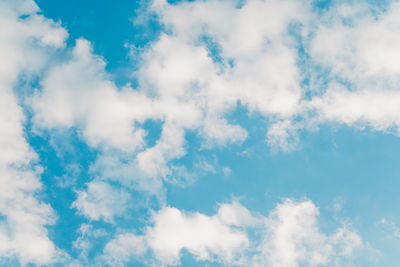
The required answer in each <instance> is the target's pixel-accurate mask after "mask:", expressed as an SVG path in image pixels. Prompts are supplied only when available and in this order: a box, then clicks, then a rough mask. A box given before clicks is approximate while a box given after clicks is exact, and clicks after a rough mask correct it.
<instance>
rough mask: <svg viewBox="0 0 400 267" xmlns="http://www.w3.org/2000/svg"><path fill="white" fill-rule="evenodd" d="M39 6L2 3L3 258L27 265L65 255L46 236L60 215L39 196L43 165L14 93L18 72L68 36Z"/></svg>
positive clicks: (29, 69) (33, 67) (33, 68)
mask: <svg viewBox="0 0 400 267" xmlns="http://www.w3.org/2000/svg"><path fill="white" fill-rule="evenodd" d="M37 11H38V9H37V7H36V5H35V4H34V2H32V1H15V2H13V1H5V2H4V1H2V2H1V3H0V23H1V25H3V26H2V27H1V29H0V58H2V61H1V63H0V147H1V155H0V261H2V260H5V261H6V259H7V258H16V259H17V260H18V261H19V262H20V263H21V264H22V265H25V264H27V263H35V264H38V265H42V264H50V263H51V262H54V261H56V260H58V259H59V257H60V256H61V252H60V251H59V250H58V249H57V248H56V246H55V245H54V244H53V242H52V241H51V240H50V239H49V237H48V236H47V229H46V225H50V224H53V223H54V222H55V219H56V216H55V214H54V213H53V210H52V209H51V207H50V206H49V205H48V204H46V203H44V202H42V201H41V200H40V199H38V198H37V193H38V192H39V191H40V190H41V186H42V185H41V182H40V179H39V178H40V174H41V167H40V166H38V165H37V164H36V163H35V162H36V160H37V156H36V154H35V153H34V151H32V149H31V148H30V146H29V144H28V143H27V141H26V140H25V134H24V123H25V116H24V112H23V109H22V107H21V106H20V105H19V99H18V97H17V96H16V95H15V94H14V92H15V91H18V90H19V89H20V88H15V85H16V84H17V83H18V76H19V75H22V74H23V75H26V76H27V77H30V76H31V75H34V74H35V73H37V72H39V71H40V70H41V68H42V67H43V62H45V60H46V52H45V51H47V53H49V52H50V53H51V51H52V50H53V49H54V47H55V48H57V47H62V46H63V42H64V39H65V37H66V32H65V30H64V29H62V28H60V27H59V26H58V25H56V24H55V23H53V22H52V21H50V20H46V19H45V18H44V17H43V16H41V15H38V14H37ZM22 15H26V18H24V19H22V18H20V16H22ZM52 47H53V48H52Z"/></svg>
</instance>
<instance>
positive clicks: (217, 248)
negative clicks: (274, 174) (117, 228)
mask: <svg viewBox="0 0 400 267" xmlns="http://www.w3.org/2000/svg"><path fill="white" fill-rule="evenodd" d="M232 205H233V207H230V205H229V204H224V205H222V206H221V207H220V209H219V211H218V213H217V214H216V215H214V216H207V215H204V214H201V213H188V212H183V211H180V210H178V209H177V208H173V207H164V208H162V209H161V210H159V211H158V212H156V213H155V214H154V215H153V217H152V222H153V226H149V227H147V228H146V230H145V233H144V235H134V234H132V233H126V234H121V235H119V236H117V237H116V238H115V239H114V240H112V241H110V242H109V243H108V244H107V245H106V247H105V249H104V252H105V255H106V258H108V259H109V260H111V261H114V262H115V260H117V261H118V260H120V259H121V257H122V258H124V259H125V260H126V261H128V260H129V258H131V257H132V256H134V257H140V256H141V255H143V254H144V253H146V252H147V250H149V249H150V250H151V251H152V253H153V254H154V257H155V260H156V261H157V262H159V264H162V265H178V264H179V262H180V257H181V253H182V250H183V249H185V250H187V251H188V252H189V253H191V254H192V255H193V256H194V257H195V258H196V259H197V260H201V261H205V260H217V261H222V262H224V263H227V264H233V263H235V261H236V260H237V253H240V252H241V251H243V250H244V249H245V248H247V247H248V245H249V241H248V238H247V235H246V234H245V232H243V231H242V230H241V229H240V228H235V227H233V226H243V225H246V224H247V222H248V221H249V220H252V217H251V215H250V213H248V212H247V210H246V209H245V208H244V207H242V206H241V205H240V204H238V203H234V204H232ZM240 215H245V216H249V217H247V218H239V217H240Z"/></svg>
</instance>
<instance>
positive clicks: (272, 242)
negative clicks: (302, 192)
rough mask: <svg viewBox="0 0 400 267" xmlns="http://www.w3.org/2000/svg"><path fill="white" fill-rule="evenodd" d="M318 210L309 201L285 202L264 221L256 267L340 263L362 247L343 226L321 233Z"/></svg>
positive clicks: (351, 232)
mask: <svg viewBox="0 0 400 267" xmlns="http://www.w3.org/2000/svg"><path fill="white" fill-rule="evenodd" d="M318 216H319V211H318V208H317V207H316V206H315V205H314V203H312V202H311V201H309V200H306V201H301V202H295V201H293V200H290V199H287V200H285V201H284V202H283V203H281V204H279V205H277V206H276V208H275V209H274V210H273V211H272V212H271V213H270V215H269V216H268V217H267V218H266V221H265V235H264V237H263V240H262V243H261V245H260V246H259V247H258V249H259V251H260V254H259V255H256V257H255V260H254V262H255V266H265V264H266V263H268V266H272V267H275V266H280V267H284V266H291V267H294V266H302V264H305V265H306V266H319V265H327V264H328V263H330V262H332V261H339V260H340V257H342V256H349V255H351V254H352V252H353V250H354V249H357V248H360V247H361V246H362V240H361V237H360V236H359V235H358V234H357V233H356V232H354V231H353V230H351V229H349V228H348V227H347V226H346V225H345V226H343V227H341V228H338V229H337V230H336V232H335V233H334V234H332V235H328V234H325V233H323V232H321V231H320V229H319V227H318V223H317V219H318Z"/></svg>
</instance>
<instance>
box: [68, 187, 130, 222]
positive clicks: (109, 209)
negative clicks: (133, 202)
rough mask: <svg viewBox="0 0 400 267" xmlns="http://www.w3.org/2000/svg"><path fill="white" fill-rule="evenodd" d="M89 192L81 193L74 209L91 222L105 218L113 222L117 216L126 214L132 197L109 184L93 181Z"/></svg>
mask: <svg viewBox="0 0 400 267" xmlns="http://www.w3.org/2000/svg"><path fill="white" fill-rule="evenodd" d="M87 187H88V189H87V191H79V192H78V198H77V199H76V201H75V202H74V203H72V207H74V208H76V209H77V210H78V211H79V213H81V214H83V215H85V216H86V217H88V218H89V219H91V220H99V219H100V218H104V220H105V221H113V220H114V217H115V216H121V215H123V214H124V212H125V210H126V209H127V206H128V204H129V202H130V195H129V193H128V192H127V191H125V190H123V189H116V188H113V187H112V186H111V185H109V184H108V183H104V182H100V181H92V182H90V183H88V185H87Z"/></svg>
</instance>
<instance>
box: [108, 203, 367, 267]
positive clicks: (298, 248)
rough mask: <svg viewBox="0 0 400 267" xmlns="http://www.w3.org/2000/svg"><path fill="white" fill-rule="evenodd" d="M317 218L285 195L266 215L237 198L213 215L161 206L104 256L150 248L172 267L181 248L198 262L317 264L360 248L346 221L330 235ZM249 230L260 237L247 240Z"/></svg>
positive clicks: (119, 259)
mask: <svg viewBox="0 0 400 267" xmlns="http://www.w3.org/2000/svg"><path fill="white" fill-rule="evenodd" d="M318 216H319V212H318V208H317V207H316V206H315V205H314V203H312V202H311V201H309V200H305V201H294V200H291V199H287V200H285V201H283V202H282V203H280V204H278V205H277V206H276V207H275V209H274V210H273V211H271V212H270V214H269V216H267V217H263V216H261V215H255V214H252V213H251V212H250V211H249V210H247V209H246V208H245V207H244V206H242V205H241V204H240V203H238V202H236V201H234V202H232V203H229V204H228V203H225V204H222V205H220V207H219V209H218V212H217V213H216V214H215V215H213V216H207V215H204V214H201V213H187V212H184V211H181V210H178V209H176V208H172V207H165V208H163V209H161V210H160V211H158V212H156V213H155V214H154V215H153V217H152V224H153V225H152V226H148V227H147V228H146V230H145V232H144V234H143V235H135V234H133V233H125V234H120V235H118V236H117V237H116V238H115V239H113V240H112V241H110V242H109V243H108V244H107V245H106V247H105V249H104V257H105V259H107V260H108V261H110V262H113V263H114V264H120V265H122V264H124V263H126V262H129V261H130V260H131V259H132V258H136V259H137V260H141V261H143V260H144V255H147V257H148V254H147V253H149V251H150V253H151V255H153V257H154V260H155V262H158V264H161V265H168V266H170V265H173V266H175V265H178V264H179V263H180V257H181V253H182V250H183V249H185V250H187V251H188V252H189V253H191V254H192V255H193V256H194V257H195V258H196V260H198V261H220V262H223V263H225V264H228V265H239V266H265V265H268V266H273V267H275V266H291V267H292V266H301V264H307V266H318V265H326V264H328V263H338V262H342V261H343V260H344V261H345V260H346V258H348V257H350V256H351V255H352V254H353V253H354V251H355V250H356V249H359V248H361V247H362V245H363V242H362V239H361V237H360V236H359V235H358V234H357V233H356V232H355V231H354V230H352V229H351V227H349V226H348V225H343V226H342V227H340V228H338V229H336V231H335V232H334V233H332V234H326V233H324V232H321V230H320V229H319V227H318V223H317V219H318ZM250 229H253V230H254V229H256V231H257V235H258V236H261V238H253V239H251V238H250V237H249V234H248V233H249V231H250ZM254 251H255V252H254ZM249 252H252V253H249ZM147 263H148V264H152V263H151V262H149V261H147Z"/></svg>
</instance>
